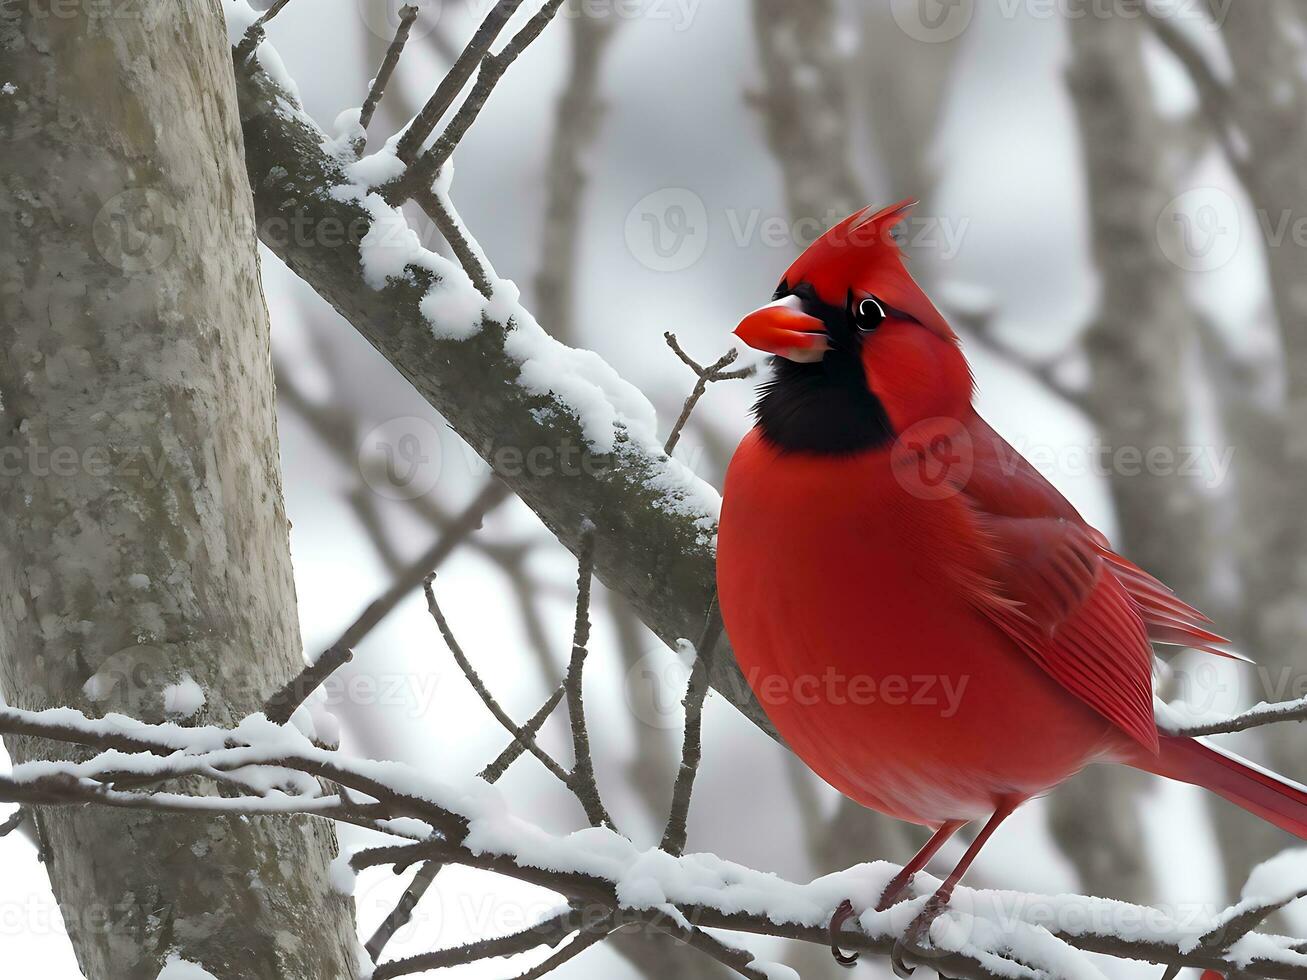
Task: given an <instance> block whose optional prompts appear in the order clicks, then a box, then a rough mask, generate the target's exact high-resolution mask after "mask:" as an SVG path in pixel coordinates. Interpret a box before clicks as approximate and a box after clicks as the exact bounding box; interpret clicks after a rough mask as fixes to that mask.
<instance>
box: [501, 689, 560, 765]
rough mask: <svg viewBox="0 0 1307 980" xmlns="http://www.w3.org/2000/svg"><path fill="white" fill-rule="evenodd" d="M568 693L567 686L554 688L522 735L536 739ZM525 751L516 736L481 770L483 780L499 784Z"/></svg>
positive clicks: (525, 726)
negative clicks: (500, 779) (501, 778)
mask: <svg viewBox="0 0 1307 980" xmlns="http://www.w3.org/2000/svg"><path fill="white" fill-rule="evenodd" d="M566 691H567V687H566V685H565V684H559V685H558V687H556V688H554V693H553V694H551V695H549V698H548V700H546V701H545V703H544V704H542V705H541V706H540V707H539V708H538V709H537V710H536V713H535V714H534V715H532V716H531V719H530V720H529V721H528V722H527V723H526V724H525V725H523V726H522V734H523V735H526V736H529V737H531V738H535V736H536V734H537V733H538V732H539V731H540V729H541V727H542V726H543V725H544V723H545V721H546V720H547V719H548V718H549V716H550V715H551V714H553V711H554V709H555V708H557V707H558V703H559V702H560V701H562V700H563V695H564V694H565V693H566ZM525 751H526V748H525V747H524V746H523V745H522V742H521V740H520V739H518V738H517V737H516V735H515V736H514V738H513V741H512V742H511V743H510V744H509V745H508V747H507V748H505V749H504V751H502V752H500V753H499V755H497V756H495V758H494V761H492V762H491V763H490V764H489V765H487V766H486V767H485V768H484V769H482V770H481V773H480V775H481V778H482V779H484V780H485V781H486V782H488V783H494V782H498V781H499V778H500V777H501V776H503V775H504V773H505V772H507V771H508V767H509V766H511V765H512V764H513V763H514V762H516V761H517V759H518V758H520V757H521V755H522V753H523V752H525Z"/></svg>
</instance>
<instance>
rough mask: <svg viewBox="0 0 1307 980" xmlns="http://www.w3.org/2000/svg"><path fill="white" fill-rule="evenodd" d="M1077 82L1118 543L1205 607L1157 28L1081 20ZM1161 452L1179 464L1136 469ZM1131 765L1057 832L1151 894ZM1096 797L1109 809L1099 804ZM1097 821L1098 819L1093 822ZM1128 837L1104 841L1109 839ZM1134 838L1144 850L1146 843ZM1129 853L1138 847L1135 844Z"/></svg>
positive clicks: (1069, 798)
mask: <svg viewBox="0 0 1307 980" xmlns="http://www.w3.org/2000/svg"><path fill="white" fill-rule="evenodd" d="M1067 26H1068V31H1069V35H1070V41H1071V53H1072V57H1071V64H1070V67H1069V70H1068V84H1069V87H1070V91H1071V96H1072V102H1073V104H1074V107H1075V111H1076V116H1077V119H1078V122H1079V126H1080V134H1081V144H1082V154H1083V157H1084V161H1085V174H1086V177H1087V183H1088V194H1089V205H1088V206H1089V212H1090V214H1091V216H1092V218H1091V229H1090V230H1091V236H1092V250H1093V258H1094V266H1095V268H1096V269H1097V271H1098V275H1099V280H1100V289H1099V309H1098V312H1097V314H1096V315H1095V317H1094V321H1093V323H1091V324H1090V326H1089V329H1088V330H1087V331H1086V333H1085V338H1084V346H1085V352H1086V354H1087V356H1088V360H1089V367H1090V372H1091V379H1092V380H1091V382H1090V387H1089V402H1090V411H1091V414H1092V415H1093V418H1094V420H1095V422H1096V423H1097V428H1098V431H1099V434H1100V435H1101V438H1102V442H1103V444H1104V446H1105V447H1106V448H1107V449H1109V450H1110V453H1111V455H1109V456H1108V457H1107V458H1106V462H1108V463H1111V464H1112V465H1111V466H1110V469H1109V478H1108V479H1109V487H1110V489H1111V493H1112V502H1113V504H1114V507H1115V510H1116V514H1117V520H1118V522H1119V525H1120V528H1119V534H1118V537H1117V541H1116V545H1117V547H1118V548H1119V549H1120V550H1121V551H1122V553H1124V554H1125V555H1127V556H1129V557H1130V558H1131V560H1133V561H1135V562H1137V563H1139V564H1140V565H1142V566H1143V567H1144V568H1146V569H1147V570H1148V571H1150V572H1152V573H1153V574H1154V575H1157V576H1158V577H1160V578H1161V579H1162V580H1163V581H1165V582H1166V583H1167V584H1168V585H1170V586H1171V587H1172V588H1174V589H1175V590H1176V591H1177V592H1178V593H1179V594H1180V596H1182V597H1183V598H1184V599H1186V600H1187V601H1189V602H1192V603H1195V604H1196V605H1198V606H1200V607H1201V606H1203V605H1205V604H1206V603H1205V602H1204V598H1205V595H1206V594H1207V592H1208V576H1209V574H1210V568H1211V563H1210V561H1209V558H1210V555H1211V548H1210V537H1209V536H1208V534H1207V528H1206V523H1207V520H1206V518H1207V517H1208V514H1207V511H1206V508H1205V504H1204V500H1203V498H1202V496H1201V494H1200V492H1199V489H1198V487H1197V486H1196V484H1195V482H1194V481H1193V480H1192V479H1189V478H1186V477H1182V476H1180V475H1179V474H1180V467H1179V465H1178V462H1179V461H1180V460H1182V459H1183V458H1184V457H1183V455H1182V454H1181V449H1182V445H1183V443H1184V442H1185V441H1186V438H1187V436H1186V425H1187V419H1188V417H1189V414H1190V411H1191V406H1190V405H1189V401H1188V397H1187V394H1186V389H1185V386H1184V383H1183V372H1182V370H1181V368H1182V357H1183V352H1184V349H1185V345H1186V343H1187V342H1189V341H1191V340H1192V338H1193V337H1194V314H1193V310H1192V308H1191V307H1190V306H1189V304H1188V303H1187V301H1186V300H1185V297H1184V293H1183V291H1182V289H1181V284H1180V281H1179V278H1178V274H1177V271H1176V269H1175V268H1174V267H1173V266H1171V265H1169V264H1168V262H1167V260H1166V258H1165V256H1164V255H1163V253H1162V252H1161V251H1160V249H1159V247H1158V241H1157V231H1156V222H1157V215H1158V214H1160V213H1161V211H1162V209H1163V207H1164V205H1165V203H1166V201H1167V199H1168V198H1169V197H1170V196H1171V186H1170V182H1169V181H1168V180H1167V179H1166V177H1165V173H1166V167H1165V166H1164V160H1163V154H1162V143H1161V140H1162V136H1163V134H1164V129H1163V125H1162V121H1161V119H1160V118H1159V117H1158V115H1157V112H1156V110H1155V109H1154V108H1153V106H1152V103H1151V101H1150V99H1149V97H1148V87H1149V81H1148V76H1147V73H1146V71H1145V68H1144V60H1143V31H1144V26H1143V25H1142V23H1141V22H1140V21H1139V19H1138V18H1131V17H1127V16H1117V15H1115V14H1114V15H1113V16H1107V17H1092V16H1082V17H1077V18H1071V19H1069V20H1068V21H1067ZM1153 450H1159V451H1170V452H1171V453H1172V457H1171V458H1172V459H1173V460H1175V461H1176V462H1175V463H1173V464H1172V465H1169V466H1168V465H1165V464H1163V465H1160V466H1154V467H1152V468H1151V471H1150V468H1149V467H1148V466H1146V465H1141V466H1139V467H1136V465H1135V464H1134V463H1133V461H1132V460H1133V457H1132V456H1127V455H1121V456H1120V457H1118V455H1117V454H1118V452H1120V453H1133V452H1138V453H1139V454H1141V456H1142V458H1143V459H1144V460H1147V459H1149V458H1150V457H1149V454H1150V452H1152V451H1153ZM1139 778H1140V777H1137V776H1135V774H1133V773H1127V772H1124V771H1110V772H1109V771H1106V770H1098V769H1095V770H1091V771H1090V772H1087V773H1085V774H1083V775H1082V776H1080V777H1078V779H1077V783H1078V785H1079V790H1078V792H1077V793H1075V794H1054V796H1053V797H1052V802H1051V813H1052V818H1053V829H1054V833H1055V836H1056V837H1057V838H1058V840H1059V841H1060V842H1063V843H1064V844H1066V845H1067V846H1071V847H1077V845H1076V844H1075V843H1073V842H1075V841H1080V842H1081V843H1080V844H1079V845H1078V849H1079V850H1081V851H1083V852H1084V854H1083V855H1082V856H1081V858H1080V859H1079V860H1078V861H1077V866H1078V867H1079V869H1080V872H1081V875H1082V877H1083V878H1084V887H1085V888H1086V889H1087V890H1088V891H1089V893H1090V894H1094V895H1110V896H1112V897H1113V898H1121V899H1126V900H1132V901H1138V900H1146V899H1149V898H1151V897H1152V896H1151V894H1150V892H1151V878H1150V875H1149V868H1148V865H1147V863H1146V861H1145V858H1144V855H1143V853H1142V850H1141V848H1140V847H1139V846H1138V842H1139V841H1140V840H1142V838H1143V833H1142V828H1141V826H1140V815H1139V810H1138V807H1137V804H1136V801H1135V794H1134V793H1133V792H1132V784H1133V783H1134V782H1135V781H1136V780H1137V779H1139ZM1090 799H1097V800H1098V801H1099V805H1098V806H1094V807H1092V808H1091V809H1086V807H1085V804H1086V803H1087V801H1088V800H1090ZM1090 813H1092V817H1091V816H1089V814H1090ZM1103 841H1113V842H1118V844H1117V846H1113V847H1101V848H1100V847H1099V846H1098V845H1099V844H1100V842H1103ZM1132 842H1133V843H1132ZM1122 845H1124V846H1122Z"/></svg>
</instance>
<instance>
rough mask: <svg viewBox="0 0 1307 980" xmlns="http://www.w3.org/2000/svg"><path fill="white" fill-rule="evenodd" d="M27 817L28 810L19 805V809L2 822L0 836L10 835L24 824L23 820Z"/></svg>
mask: <svg viewBox="0 0 1307 980" xmlns="http://www.w3.org/2000/svg"><path fill="white" fill-rule="evenodd" d="M26 819H27V811H26V810H25V809H24V808H23V807H19V808H18V809H17V810H15V811H14V812H13V813H11V814H10V815H9V819H8V820H6V821H5V822H4V823H2V824H0V837H8V836H9V835H10V834H12V833H13V832H14V831H15V830H17V829H18V828H19V827H20V826H22V824H23V821H24V820H26Z"/></svg>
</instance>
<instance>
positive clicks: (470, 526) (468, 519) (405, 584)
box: [263, 479, 508, 725]
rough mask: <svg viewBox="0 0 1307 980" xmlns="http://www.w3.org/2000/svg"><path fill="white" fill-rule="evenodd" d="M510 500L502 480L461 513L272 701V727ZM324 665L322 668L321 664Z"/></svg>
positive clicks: (269, 711) (489, 485)
mask: <svg viewBox="0 0 1307 980" xmlns="http://www.w3.org/2000/svg"><path fill="white" fill-rule="evenodd" d="M507 496H508V489H507V488H506V487H505V486H504V485H503V484H502V483H500V482H499V481H498V480H493V479H492V480H491V481H489V482H488V483H487V484H486V485H485V486H484V487H482V488H481V492H480V493H479V494H477V495H476V497H474V498H473V499H472V501H471V503H469V504H468V505H467V506H466V507H464V508H463V510H462V512H461V513H460V514H459V515H458V516H457V517H455V518H454V520H453V521H452V522H451V523H450V525H449V528H448V529H447V530H446V532H445V533H444V534H443V535H441V537H440V540H438V541H437V542H436V543H435V544H433V545H432V546H431V547H430V548H428V549H427V550H426V552H424V553H423V554H422V556H421V557H419V558H418V559H417V561H415V562H413V563H412V564H410V565H409V566H408V568H407V569H406V570H405V572H404V574H403V575H401V576H399V577H398V578H397V579H396V580H395V581H394V582H393V583H392V584H391V586H390V588H388V589H386V591H385V592H383V593H382V594H381V595H379V596H378V597H377V598H376V599H374V600H372V602H370V603H368V605H367V608H365V609H364V610H363V612H361V613H360V614H359V616H358V618H357V619H355V620H354V622H352V623H350V625H349V626H348V627H347V628H346V629H345V632H343V633H341V634H340V637H339V638H338V639H337V640H336V642H335V643H333V644H332V645H331V646H329V647H328V648H327V651H326V652H325V653H323V654H322V656H320V657H319V658H318V660H317V661H315V662H314V663H313V664H310V665H309V666H308V667H305V668H304V670H303V671H302V672H301V673H300V675H299V676H298V677H295V678H293V679H291V680H290V681H288V682H287V683H286V684H285V685H284V686H283V687H282V688H281V689H280V690H279V691H277V693H276V694H274V695H273V696H272V697H271V698H269V699H268V703H267V704H266V705H265V706H264V709H263V710H264V714H266V715H267V716H268V720H269V721H274V722H276V723H277V724H279V725H284V724H286V722H288V721H289V720H290V716H291V715H293V714H294V713H295V709H296V708H298V707H299V706H300V705H301V704H303V703H304V701H305V700H306V699H307V698H308V696H309V695H310V694H312V693H313V692H314V690H316V689H317V688H318V686H319V685H321V684H322V683H323V682H324V681H325V680H326V679H327V678H328V677H329V676H331V673H332V671H334V670H336V668H338V667H340V666H341V665H343V664H345V663H348V662H349V660H350V657H351V656H352V654H351V653H350V651H351V650H353V649H354V648H355V647H357V646H358V645H359V644H360V643H361V642H362V641H363V639H364V637H366V636H367V635H368V634H369V633H371V632H372V631H373V630H374V629H375V628H376V627H377V626H378V625H379V624H380V623H381V621H382V620H383V619H385V618H386V617H387V616H389V615H390V613H391V612H392V611H393V610H394V608H395V607H396V606H398V605H399V604H400V602H402V601H403V600H404V597H405V596H407V595H408V594H409V593H410V592H412V591H413V590H414V589H415V588H417V587H418V586H419V585H421V584H422V581H423V580H424V579H425V578H426V577H427V575H429V574H430V573H431V571H432V570H433V569H435V568H437V567H438V566H439V565H440V564H441V563H442V562H443V561H444V560H445V559H446V558H448V557H449V555H450V554H451V553H452V552H453V551H454V549H455V548H457V547H458V546H459V544H460V543H462V541H463V539H464V538H465V537H467V536H468V535H469V534H471V533H472V532H473V531H475V530H477V529H478V528H480V527H481V522H482V521H483V520H484V519H485V516H486V514H488V513H489V512H490V511H491V510H493V509H494V508H495V506H496V505H498V504H499V503H500V502H501V501H503V500H504V499H505V498H506V497H507ZM323 661H326V662H325V663H323V666H322V667H319V666H318V664H319V663H322V662H323Z"/></svg>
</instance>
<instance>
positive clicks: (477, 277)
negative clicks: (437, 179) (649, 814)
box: [413, 186, 491, 299]
mask: <svg viewBox="0 0 1307 980" xmlns="http://www.w3.org/2000/svg"><path fill="white" fill-rule="evenodd" d="M413 200H414V201H415V202H417V205H418V207H420V208H421V209H422V213H423V214H425V215H426V216H427V217H428V218H430V219H431V223H432V224H434V225H435V226H436V230H437V231H439V232H440V234H441V236H442V237H443V238H444V239H445V241H447V242H449V248H450V250H451V251H452V252H453V253H454V258H456V259H457V260H458V264H459V265H461V266H462V267H463V271H464V272H466V273H467V277H468V278H469V279H471V280H472V285H473V286H475V287H476V290H477V292H479V293H480V294H481V295H482V296H484V297H486V298H487V299H489V298H490V292H491V291H490V278H489V276H488V275H487V273H486V267H485V266H484V265H483V264H482V262H481V259H480V258H478V257H477V254H476V252H475V251H474V250H473V248H472V244H471V243H470V242H469V241H468V240H467V236H466V235H464V234H463V228H462V225H461V224H460V222H459V220H458V215H457V214H456V213H455V212H454V210H453V208H452V206H451V205H450V202H449V201H448V200H446V199H445V198H444V197H442V196H441V195H440V194H437V193H436V192H435V191H434V190H432V189H431V187H429V186H419V187H417V188H415V189H414V191H413Z"/></svg>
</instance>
